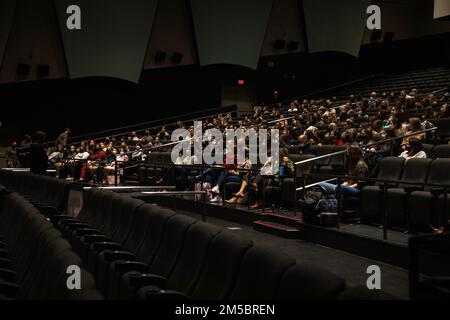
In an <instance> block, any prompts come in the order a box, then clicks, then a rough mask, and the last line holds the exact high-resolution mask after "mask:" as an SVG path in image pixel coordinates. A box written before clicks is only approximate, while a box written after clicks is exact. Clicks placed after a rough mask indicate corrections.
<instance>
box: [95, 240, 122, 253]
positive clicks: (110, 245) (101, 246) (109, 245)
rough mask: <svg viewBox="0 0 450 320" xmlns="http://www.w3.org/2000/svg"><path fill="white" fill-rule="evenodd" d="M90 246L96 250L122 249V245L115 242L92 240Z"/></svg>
mask: <svg viewBox="0 0 450 320" xmlns="http://www.w3.org/2000/svg"><path fill="white" fill-rule="evenodd" d="M91 248H93V249H94V251H96V252H101V251H106V250H117V251H119V250H122V246H121V245H120V244H118V243H116V242H108V241H103V242H93V243H92V244H91Z"/></svg>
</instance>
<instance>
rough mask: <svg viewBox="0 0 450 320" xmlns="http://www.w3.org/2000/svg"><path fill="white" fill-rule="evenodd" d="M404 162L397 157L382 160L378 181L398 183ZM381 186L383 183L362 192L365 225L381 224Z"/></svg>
mask: <svg viewBox="0 0 450 320" xmlns="http://www.w3.org/2000/svg"><path fill="white" fill-rule="evenodd" d="M404 162H405V159H403V158H397V157H387V158H384V159H382V160H381V161H380V166H379V172H378V176H377V179H380V180H391V181H392V180H393V181H398V180H399V179H400V177H401V175H402V172H403V164H404ZM381 185H382V183H381V182H380V183H376V184H375V185H374V186H367V187H365V188H363V190H362V192H361V219H362V222H364V223H369V224H380V223H381V210H382V208H381V204H382V199H381V195H382V191H381V189H380V186H381ZM394 186H395V185H394ZM392 187H393V186H392Z"/></svg>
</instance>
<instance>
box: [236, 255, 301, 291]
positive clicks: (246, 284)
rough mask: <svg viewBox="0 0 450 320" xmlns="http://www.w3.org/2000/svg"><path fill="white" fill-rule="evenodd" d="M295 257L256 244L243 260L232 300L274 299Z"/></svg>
mask: <svg viewBox="0 0 450 320" xmlns="http://www.w3.org/2000/svg"><path fill="white" fill-rule="evenodd" d="M294 264H295V259H294V258H293V257H291V256H288V255H286V254H283V253H281V252H279V251H274V250H271V249H269V248H267V247H265V246H255V247H253V248H251V249H249V250H248V251H247V253H246V254H245V256H244V259H243V261H242V265H241V268H240V271H239V275H238V278H237V281H236V284H235V286H234V288H233V291H232V293H231V297H230V298H231V299H232V300H272V299H274V298H275V295H276V293H277V290H278V286H279V284H280V281H281V278H282V276H283V274H284V273H285V272H286V270H287V269H289V268H290V267H292V266H293V265H294Z"/></svg>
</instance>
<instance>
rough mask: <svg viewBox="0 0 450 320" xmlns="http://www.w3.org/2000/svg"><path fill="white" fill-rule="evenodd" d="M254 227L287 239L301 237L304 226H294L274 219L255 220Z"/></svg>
mask: <svg viewBox="0 0 450 320" xmlns="http://www.w3.org/2000/svg"><path fill="white" fill-rule="evenodd" d="M253 228H254V229H255V230H257V231H261V232H266V233H270V234H273V235H276V236H280V237H283V238H287V239H299V238H301V235H302V233H303V232H302V228H294V227H292V226H288V225H284V224H280V223H276V222H272V221H261V220H257V221H254V222H253Z"/></svg>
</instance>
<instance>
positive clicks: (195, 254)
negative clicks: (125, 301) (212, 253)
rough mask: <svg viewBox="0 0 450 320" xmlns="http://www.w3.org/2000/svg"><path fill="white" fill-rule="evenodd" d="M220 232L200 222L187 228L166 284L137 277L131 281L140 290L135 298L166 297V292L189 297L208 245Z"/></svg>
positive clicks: (150, 277)
mask: <svg viewBox="0 0 450 320" xmlns="http://www.w3.org/2000/svg"><path fill="white" fill-rule="evenodd" d="M220 231H221V230H220V229H219V228H218V227H216V226H214V225H211V224H208V223H202V222H199V223H197V224H195V225H193V226H192V227H191V228H189V230H188V232H187V235H186V239H185V242H184V245H183V248H182V251H181V255H180V257H179V259H178V261H177V264H176V266H175V268H174V270H173V272H172V273H171V274H170V275H169V277H168V279H167V282H161V281H155V278H154V277H153V276H148V275H138V276H137V277H136V278H135V279H132V280H134V282H135V286H136V287H137V288H140V289H139V290H138V293H137V296H138V297H144V298H145V299H146V296H147V292H149V293H151V294H155V293H157V292H161V294H165V295H166V296H167V294H168V292H178V293H182V294H184V295H190V294H191V292H192V290H193V288H194V286H195V284H196V283H197V280H198V278H199V276H200V273H201V272H202V270H203V267H204V264H205V260H206V255H207V253H208V248H209V246H210V243H211V241H212V240H213V239H214V237H216V236H217V234H219V233H220ZM162 290H164V292H162Z"/></svg>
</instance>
